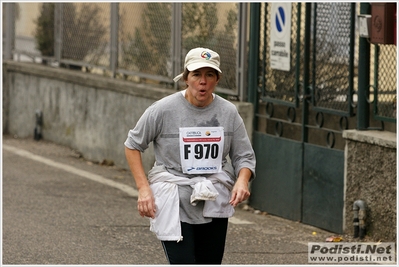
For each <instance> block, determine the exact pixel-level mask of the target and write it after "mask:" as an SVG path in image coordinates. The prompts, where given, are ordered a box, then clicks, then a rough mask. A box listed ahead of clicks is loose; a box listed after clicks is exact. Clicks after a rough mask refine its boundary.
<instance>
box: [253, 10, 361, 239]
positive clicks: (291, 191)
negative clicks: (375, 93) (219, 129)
mask: <svg viewBox="0 0 399 267" xmlns="http://www.w3.org/2000/svg"><path fill="white" fill-rule="evenodd" d="M273 5H277V7H278V5H280V4H279V3H278V2H276V3H273V4H271V3H262V4H258V7H259V10H258V12H256V11H255V12H254V11H253V10H251V12H253V14H251V20H252V21H251V27H258V29H257V31H258V33H259V36H258V40H257V41H256V42H253V43H252V44H251V45H252V46H251V49H252V53H253V51H258V52H257V53H258V55H257V56H255V57H256V58H257V60H256V62H252V63H251V62H250V66H249V68H256V69H252V71H253V72H256V73H257V79H256V81H252V83H253V86H255V87H257V88H258V90H257V91H258V93H257V95H256V96H253V97H254V99H255V101H254V103H256V104H255V111H256V114H255V127H254V129H255V131H254V137H253V145H254V149H255V153H256V157H257V169H256V172H257V178H256V179H255V180H254V181H253V182H252V184H251V192H252V193H251V198H250V204H251V206H253V207H254V208H256V209H260V210H263V211H266V212H268V213H270V214H274V215H277V216H281V217H284V218H287V219H290V220H295V221H301V222H303V223H306V224H310V225H313V226H317V227H320V228H323V229H326V230H330V231H333V232H337V233H342V231H343V199H344V195H343V194H344V147H345V141H344V140H343V138H342V131H343V130H345V129H351V128H355V126H356V120H355V118H354V107H355V105H356V94H355V93H354V92H355V88H354V80H355V79H356V70H357V65H356V62H357V60H356V59H355V47H356V44H355V40H357V39H356V38H355V16H356V12H355V10H356V4H353V3H334V2H330V3H306V4H305V3H303V4H301V3H292V4H290V7H289V8H290V9H291V18H289V17H285V16H286V14H287V11H288V10H286V9H285V8H280V9H279V8H276V6H273ZM288 19H291V27H290V29H285V30H286V31H288V33H289V34H290V46H289V47H288V50H289V51H287V52H288V55H289V61H290V64H289V65H290V67H289V70H281V69H279V67H277V68H276V67H275V66H272V64H271V57H272V56H273V55H275V54H276V53H272V52H273V51H271V50H272V48H273V44H271V43H270V42H271V34H272V33H273V32H272V31H273V30H276V29H273V27H277V26H276V25H279V27H280V30H281V28H282V27H284V25H287V20H288ZM256 20H258V23H256ZM272 20H275V21H272ZM278 23H280V24H278ZM286 34H287V33H286ZM252 41H254V40H253V39H252V38H251V42H252ZM254 43H255V44H254ZM255 46H256V47H255ZM250 53H251V52H250ZM282 55H284V53H283V54H282ZM255 57H254V58H255ZM250 58H251V54H250ZM283 60H284V59H283ZM254 66H255V67H254ZM249 71H250V73H251V69H250V70H249ZM250 83H251V82H250ZM249 87H250V88H251V84H250V85H249Z"/></svg>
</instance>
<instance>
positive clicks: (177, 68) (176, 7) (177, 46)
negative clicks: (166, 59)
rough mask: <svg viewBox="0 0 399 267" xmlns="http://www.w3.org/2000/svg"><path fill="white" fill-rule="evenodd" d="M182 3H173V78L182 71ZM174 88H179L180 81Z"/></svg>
mask: <svg viewBox="0 0 399 267" xmlns="http://www.w3.org/2000/svg"><path fill="white" fill-rule="evenodd" d="M181 28H182V3H173V4H172V45H171V53H170V55H171V60H172V78H173V77H175V76H176V75H178V74H180V73H181V72H182V62H181V56H182V55H181V54H182V45H181V43H182V33H181ZM174 88H175V89H176V90H178V88H179V83H175V84H174Z"/></svg>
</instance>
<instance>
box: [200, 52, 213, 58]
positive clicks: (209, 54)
mask: <svg viewBox="0 0 399 267" xmlns="http://www.w3.org/2000/svg"><path fill="white" fill-rule="evenodd" d="M201 57H202V58H205V59H206V60H209V59H210V58H211V53H209V52H207V51H204V52H202V53H201Z"/></svg>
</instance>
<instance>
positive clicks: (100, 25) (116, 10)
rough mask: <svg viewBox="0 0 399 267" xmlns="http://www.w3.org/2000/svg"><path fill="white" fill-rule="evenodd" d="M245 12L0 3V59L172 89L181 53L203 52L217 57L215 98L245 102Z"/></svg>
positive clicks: (229, 7) (238, 7) (230, 6)
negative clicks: (0, 26) (1, 52)
mask: <svg viewBox="0 0 399 267" xmlns="http://www.w3.org/2000/svg"><path fill="white" fill-rule="evenodd" d="M247 5H248V4H242V3H241V4H240V3H210V2H209V3H208V2H207V3H197V2H194V3H169V2H148V3H144V2H143V3H124V2H121V3H106V2H104V3H103V2H98V3H95V2H81V3H79V2H70V3H69V2H66V3H22V2H21V3H8V4H3V22H5V23H3V33H4V32H6V33H7V34H6V36H4V34H3V44H5V47H4V48H5V50H4V51H5V53H4V55H3V58H14V59H15V60H20V61H22V60H27V61H32V62H37V63H44V64H49V65H52V66H58V67H65V68H70V69H78V70H81V71H85V72H91V73H97V74H101V75H107V76H110V77H114V78H121V79H126V80H129V81H134V82H140V83H156V84H159V85H161V86H163V87H165V88H170V89H177V88H178V85H176V84H174V83H173V81H172V78H173V77H174V76H176V75H177V74H179V73H181V72H182V71H183V64H184V57H185V54H186V53H187V52H188V51H189V50H190V49H191V48H194V47H197V46H202V47H207V48H210V49H212V50H215V51H217V52H218V53H219V54H220V56H221V69H222V71H223V76H222V80H221V82H220V83H219V87H218V88H217V91H219V92H220V93H224V94H227V95H229V96H233V97H235V98H238V99H240V100H244V97H245V90H244V88H245V87H246V86H245V85H244V83H245V73H244V64H245V62H246V58H245V57H246V50H247V48H246V47H247V39H246V28H247V18H246V16H247ZM28 26H30V31H27V30H26V29H25V28H27V27H28ZM10 38H11V39H13V40H10Z"/></svg>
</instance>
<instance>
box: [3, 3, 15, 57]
mask: <svg viewBox="0 0 399 267" xmlns="http://www.w3.org/2000/svg"><path fill="white" fill-rule="evenodd" d="M4 7H5V14H4V15H5V23H6V25H5V28H4V30H5V32H4V51H3V59H13V52H12V51H13V49H14V44H15V3H4Z"/></svg>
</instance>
